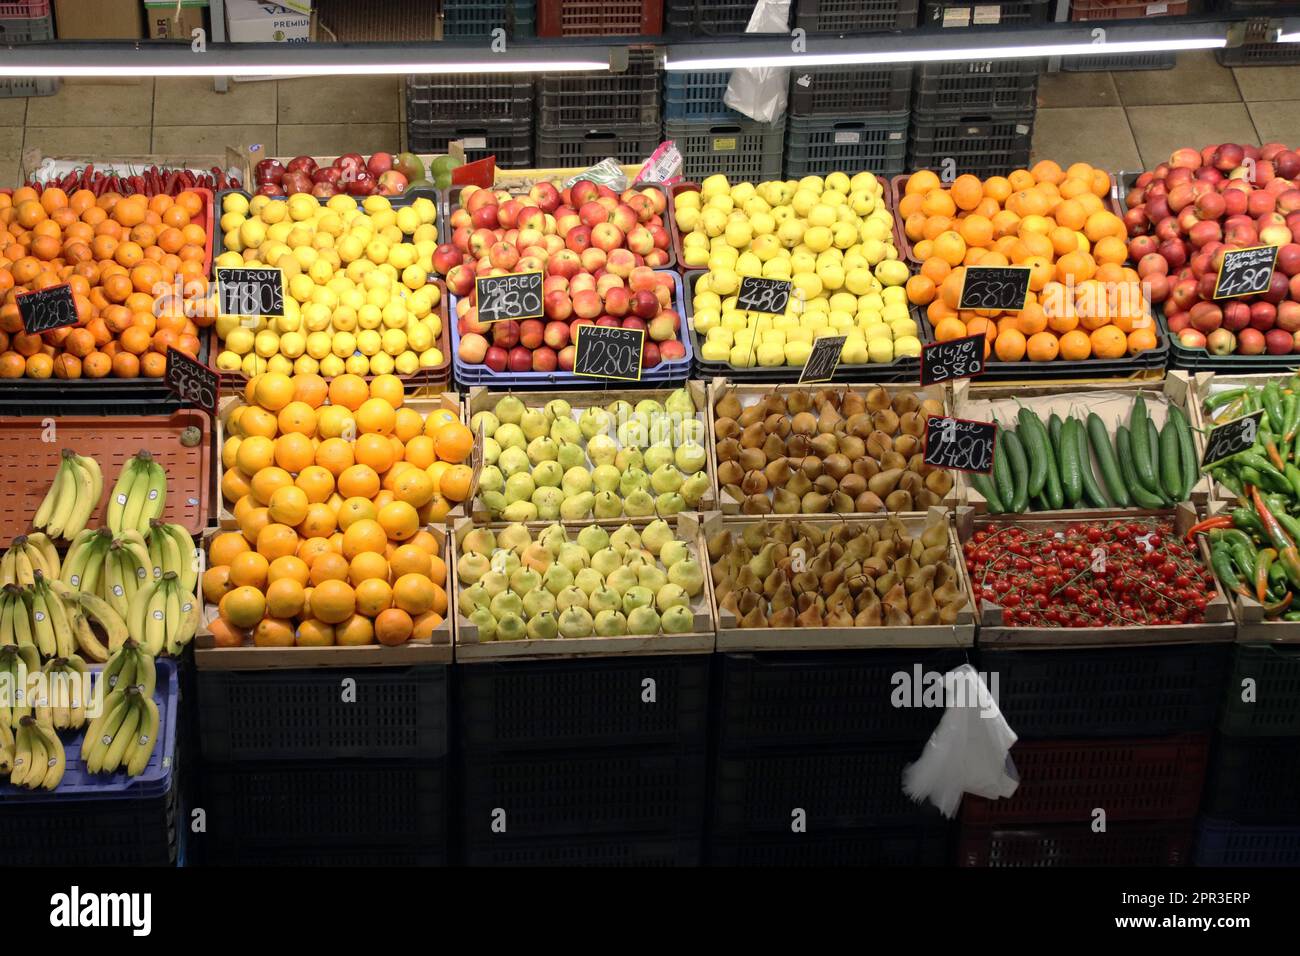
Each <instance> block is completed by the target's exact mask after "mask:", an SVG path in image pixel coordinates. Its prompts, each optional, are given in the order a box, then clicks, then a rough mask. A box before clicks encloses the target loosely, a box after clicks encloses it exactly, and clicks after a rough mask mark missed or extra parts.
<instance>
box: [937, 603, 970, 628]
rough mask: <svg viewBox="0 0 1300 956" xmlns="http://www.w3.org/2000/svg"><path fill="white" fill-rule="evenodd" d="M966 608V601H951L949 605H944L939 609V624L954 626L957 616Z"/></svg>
mask: <svg viewBox="0 0 1300 956" xmlns="http://www.w3.org/2000/svg"><path fill="white" fill-rule="evenodd" d="M965 606H966V599H965V598H962V599H961V600H959V601H953V602H952V603H951V604H945V605H943V606H942V607H941V608H940V609H939V623H940V624H956V623H957V615H958V614H960V613H961V610H962V608H964V607H965Z"/></svg>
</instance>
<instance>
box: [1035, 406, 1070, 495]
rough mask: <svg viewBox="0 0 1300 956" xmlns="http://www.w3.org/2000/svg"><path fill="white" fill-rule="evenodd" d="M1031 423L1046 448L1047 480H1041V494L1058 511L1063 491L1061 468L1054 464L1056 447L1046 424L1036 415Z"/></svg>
mask: <svg viewBox="0 0 1300 956" xmlns="http://www.w3.org/2000/svg"><path fill="white" fill-rule="evenodd" d="M1033 424H1034V425H1035V426H1037V428H1038V431H1039V434H1040V435H1041V436H1042V439H1043V444H1044V445H1045V446H1046V448H1047V481H1045V482H1043V496H1044V497H1045V498H1047V502H1048V504H1050V505H1051V506H1052V510H1053V511H1059V510H1061V509H1062V508H1064V507H1065V491H1064V489H1062V488H1061V469H1060V468H1058V467H1057V465H1056V448H1055V445H1054V443H1053V440H1052V438H1051V436H1050V433H1049V432H1048V431H1047V426H1045V425H1044V424H1043V423H1042V422H1041V421H1039V420H1038V417H1037V416H1034V421H1033Z"/></svg>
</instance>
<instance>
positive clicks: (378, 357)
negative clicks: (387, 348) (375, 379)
mask: <svg viewBox="0 0 1300 956" xmlns="http://www.w3.org/2000/svg"><path fill="white" fill-rule="evenodd" d="M394 367H395V365H394V362H393V357H392V356H391V355H389V354H388V353H387V352H378V353H376V354H374V355H372V356H370V374H371V375H391V374H392V372H393V368H394Z"/></svg>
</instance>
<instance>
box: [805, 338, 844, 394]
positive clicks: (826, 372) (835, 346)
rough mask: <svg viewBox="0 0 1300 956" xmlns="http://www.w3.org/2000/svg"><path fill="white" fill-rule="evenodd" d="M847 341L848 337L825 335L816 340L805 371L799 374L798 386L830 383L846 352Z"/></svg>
mask: <svg viewBox="0 0 1300 956" xmlns="http://www.w3.org/2000/svg"><path fill="white" fill-rule="evenodd" d="M846 341H848V336H847V335H824V336H822V337H821V338H820V339H816V340H814V341H813V344H812V351H811V352H809V353H808V360H807V361H806V362H804V363H803V371H802V372H800V373H799V382H798V384H800V385H807V384H811V383H813V382H829V381H830V380H831V379H832V378H833V377H834V375H835V369H836V367H837V366H838V365H839V364H840V355H841V353H843V351H844V343H845V342H846Z"/></svg>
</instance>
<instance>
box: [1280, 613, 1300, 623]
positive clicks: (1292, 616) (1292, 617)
mask: <svg viewBox="0 0 1300 956" xmlns="http://www.w3.org/2000/svg"><path fill="white" fill-rule="evenodd" d="M1282 620H1284V621H1300V611H1287V612H1286V613H1285V614H1283V615H1282Z"/></svg>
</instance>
